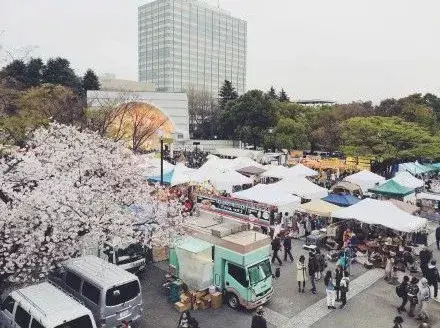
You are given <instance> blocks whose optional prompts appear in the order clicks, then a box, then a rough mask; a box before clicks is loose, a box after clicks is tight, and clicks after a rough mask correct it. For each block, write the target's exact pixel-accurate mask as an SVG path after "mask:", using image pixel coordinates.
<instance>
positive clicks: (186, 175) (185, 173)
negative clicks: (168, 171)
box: [171, 163, 196, 186]
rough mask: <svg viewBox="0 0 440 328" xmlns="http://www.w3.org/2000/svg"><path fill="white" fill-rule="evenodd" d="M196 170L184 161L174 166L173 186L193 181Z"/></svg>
mask: <svg viewBox="0 0 440 328" xmlns="http://www.w3.org/2000/svg"><path fill="white" fill-rule="evenodd" d="M195 171H196V170H194V169H190V168H189V167H186V166H185V165H184V164H182V163H178V164H176V165H175V166H174V172H173V176H172V177H171V186H177V185H179V184H184V183H189V182H191V181H192V175H193V174H194V172H195Z"/></svg>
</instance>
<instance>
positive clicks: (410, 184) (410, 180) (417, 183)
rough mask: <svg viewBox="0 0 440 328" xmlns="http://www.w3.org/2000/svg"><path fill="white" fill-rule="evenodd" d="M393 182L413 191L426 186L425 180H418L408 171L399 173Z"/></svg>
mask: <svg viewBox="0 0 440 328" xmlns="http://www.w3.org/2000/svg"><path fill="white" fill-rule="evenodd" d="M391 180H393V181H395V182H397V183H398V184H400V185H402V186H404V187H407V188H411V189H416V188H422V187H423V186H424V185H425V182H424V181H423V180H421V179H417V178H416V177H415V176H413V175H412V174H411V173H409V172H408V171H400V172H397V173H396V176H395V177H394V178H392V179H391Z"/></svg>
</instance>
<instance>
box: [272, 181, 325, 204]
mask: <svg viewBox="0 0 440 328" xmlns="http://www.w3.org/2000/svg"><path fill="white" fill-rule="evenodd" d="M272 186H273V187H274V188H277V189H278V190H283V191H285V192H288V193H289V194H294V195H296V196H299V197H301V198H304V199H319V198H322V197H325V196H327V195H328V190H327V189H325V188H322V187H320V186H318V185H316V184H314V183H312V182H310V181H309V180H307V179H306V178H303V177H298V176H297V177H289V178H285V179H282V180H281V181H278V182H275V183H273V184H272Z"/></svg>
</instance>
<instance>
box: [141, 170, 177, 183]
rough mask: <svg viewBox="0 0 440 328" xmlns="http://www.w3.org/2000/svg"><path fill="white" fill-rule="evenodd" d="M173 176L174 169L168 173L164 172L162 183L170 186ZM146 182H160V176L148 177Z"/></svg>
mask: <svg viewBox="0 0 440 328" xmlns="http://www.w3.org/2000/svg"><path fill="white" fill-rule="evenodd" d="M173 174H174V169H173V170H171V171H169V172H165V173H164V174H163V183H165V184H167V185H170V184H171V179H172V177H173ZM147 180H148V182H153V183H155V182H160V175H155V176H152V177H148V178H147Z"/></svg>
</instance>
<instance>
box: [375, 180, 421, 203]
mask: <svg viewBox="0 0 440 328" xmlns="http://www.w3.org/2000/svg"><path fill="white" fill-rule="evenodd" d="M368 191H369V192H371V193H374V194H376V195H380V196H383V197H386V198H398V199H401V200H405V199H408V198H410V196H411V195H414V188H408V187H404V186H402V185H400V184H398V183H397V182H396V181H394V180H393V179H391V180H388V181H387V182H385V183H383V184H381V185H380V186H379V187H375V188H372V189H368Z"/></svg>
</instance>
